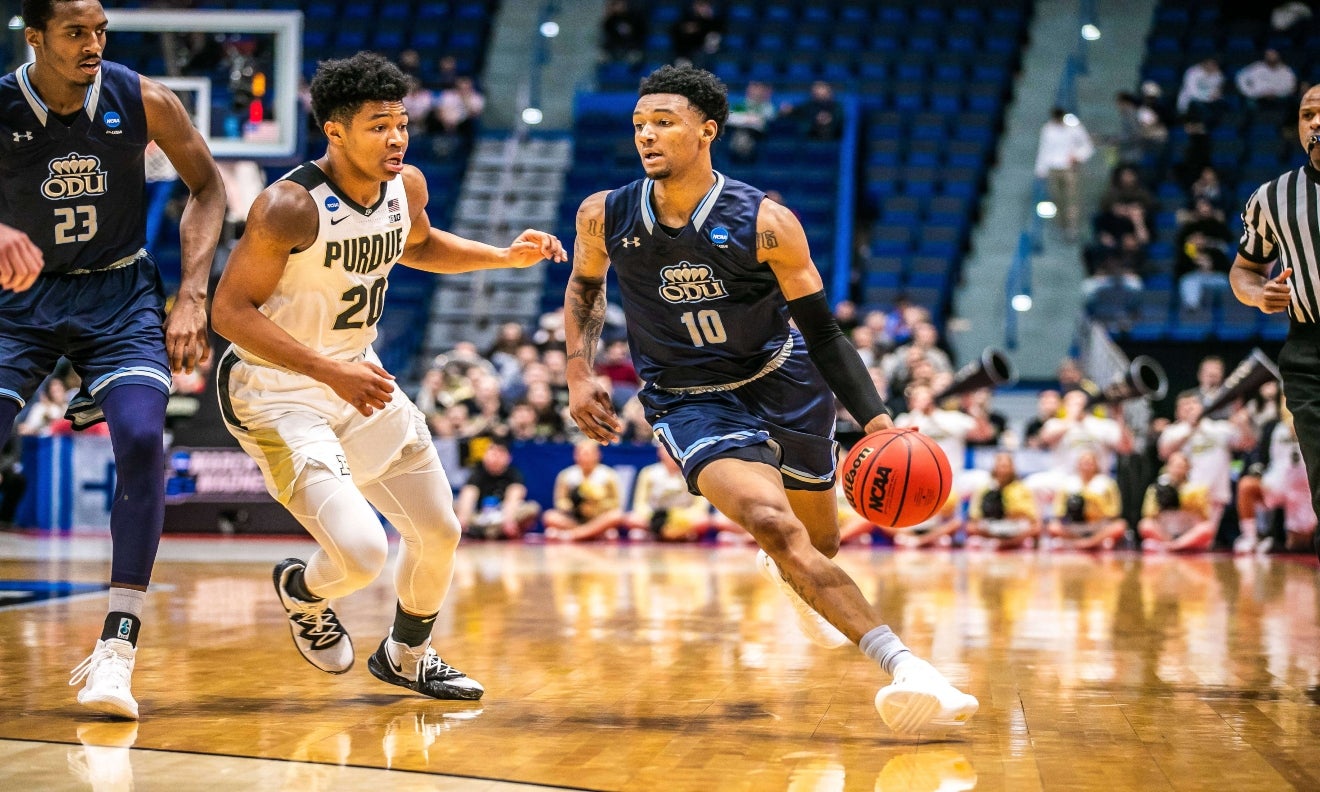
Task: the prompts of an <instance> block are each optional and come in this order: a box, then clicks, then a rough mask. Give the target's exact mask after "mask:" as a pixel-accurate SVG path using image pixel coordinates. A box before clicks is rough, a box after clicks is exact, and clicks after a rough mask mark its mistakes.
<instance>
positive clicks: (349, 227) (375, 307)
mask: <svg viewBox="0 0 1320 792" xmlns="http://www.w3.org/2000/svg"><path fill="white" fill-rule="evenodd" d="M283 178H284V180H287V181H291V182H293V183H294V184H297V185H299V186H301V187H303V188H304V189H306V190H307V192H308V194H309V195H311V196H312V200H313V201H315V202H316V211H317V219H318V224H319V227H318V230H317V233H316V241H315V242H313V243H312V244H311V245H310V246H309V247H308V248H307V249H306V250H301V251H298V252H296V253H291V254H289V260H288V263H287V264H285V266H284V273H283V274H282V275H281V276H280V280H279V283H277V284H276V285H275V291H273V292H271V295H270V298H269V299H267V300H266V302H265V304H264V305H262V306H261V312H262V313H264V314H266V316H268V317H270V319H271V321H273V322H274V323H275V324H277V325H279V326H280V327H281V328H283V329H284V330H285V331H286V332H287V333H288V334H289V335H291V336H293V337H294V338H295V339H297V341H298V342H299V343H301V344H303V345H304V346H307V347H310V348H312V349H314V350H316V351H317V352H320V353H321V354H323V355H326V356H327V357H331V358H335V359H337V360H344V361H353V360H358V359H360V358H361V357H362V356H363V355H364V354H366V351H367V348H368V347H370V346H371V342H372V341H375V340H376V322H378V321H379V320H380V315H381V312H382V311H383V310H384V307H385V290H386V289H387V288H388V287H389V282H388V280H387V277H386V276H388V275H389V272H390V269H391V268H393V266H394V264H395V262H397V261H398V260H399V258H400V256H402V255H403V246H404V242H405V240H407V238H408V231H409V229H410V228H411V227H412V223H411V221H410V218H409V214H408V196H407V194H406V193H405V190H404V187H403V176H402V175H396V176H395V177H394V178H393V179H391V180H390V181H388V182H385V183H384V184H383V186H382V189H381V193H380V197H379V198H378V199H377V201H376V203H375V204H374V205H373V206H362V205H360V204H358V203H356V202H355V201H353V200H352V199H351V198H349V197H347V196H346V195H344V194H343V193H341V192H340V191H339V189H338V188H337V187H336V186H335V184H334V183H333V182H331V181H330V180H329V178H327V177H326V175H325V172H324V171H322V170H321V169H320V168H319V167H317V166H316V164H315V163H311V162H306V163H303V164H302V165H299V166H298V167H297V168H295V169H293V170H292V171H290V172H289V173H287V174H285V176H284V177H283ZM235 349H237V351H238V354H239V356H240V357H242V358H243V359H244V360H247V361H249V362H252V363H258V364H265V365H270V364H269V363H266V361H263V360H262V359H261V358H259V357H257V356H256V355H254V354H252V353H250V352H247V351H246V350H243V349H241V348H239V347H237V346H236V347H235Z"/></svg>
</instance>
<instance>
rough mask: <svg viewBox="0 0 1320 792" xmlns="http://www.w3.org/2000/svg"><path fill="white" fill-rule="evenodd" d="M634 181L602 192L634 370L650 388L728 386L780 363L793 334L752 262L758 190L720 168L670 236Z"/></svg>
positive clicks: (775, 287) (641, 184)
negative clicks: (685, 220) (689, 215)
mask: <svg viewBox="0 0 1320 792" xmlns="http://www.w3.org/2000/svg"><path fill="white" fill-rule="evenodd" d="M654 187H655V183H654V182H653V181H652V180H651V179H641V180H638V181H635V182H633V183H632V184H629V185H627V186H625V187H621V188H619V189H617V190H614V191H613V192H611V193H610V194H609V195H608V196H606V198H605V246H606V250H607V252H608V254H609V258H610V262H611V263H612V264H613V265H614V269H615V272H616V273H617V275H618V279H619V291H620V294H621V295H622V298H623V310H624V313H625V315H627V316H628V341H629V345H630V346H631V348H632V355H633V361H634V363H635V364H636V367H637V373H638V375H639V376H640V377H641V378H642V380H643V381H645V382H647V383H649V384H651V385H654V386H656V387H660V388H665V389H669V390H674V389H679V390H682V389H689V388H694V389H708V388H711V387H712V386H730V385H736V384H738V383H741V382H744V381H746V380H748V379H751V378H753V377H756V376H757V375H758V374H759V373H762V372H765V371H769V370H773V369H774V368H777V367H778V366H779V365H782V363H783V362H784V360H786V359H787V358H788V356H789V354H790V353H791V352H792V350H793V347H795V346H797V347H799V348H801V346H802V338H801V336H799V335H797V333H796V332H793V333H792V334H790V331H789V325H788V306H787V304H786V303H785V302H784V297H783V294H782V292H780V290H779V282H778V281H777V280H776V279H775V275H774V273H773V272H771V270H770V267H769V266H767V265H766V264H763V263H761V262H759V261H757V256H756V215H757V212H758V211H759V210H760V207H761V200H762V199H763V198H764V197H765V193H763V192H761V191H760V190H757V189H756V188H754V187H751V186H750V185H747V184H744V183H742V182H740V181H735V180H733V179H726V178H725V177H724V176H723V175H722V174H719V173H716V174H715V184H714V186H712V187H711V189H710V192H708V193H706V196H705V198H703V199H702V200H701V203H699V204H698V205H697V209H696V211H695V212H693V214H692V219H691V221H690V222H689V223H688V224H687V225H685V226H684V227H683V228H682V229H681V230H680V231H679V233H678V235H677V236H671V235H670V233H669V232H668V231H667V230H666V229H665V228H662V227H661V226H660V225H659V223H658V222H657V221H656V216H655V210H654V208H653V207H652V203H651V200H652V191H653V190H654Z"/></svg>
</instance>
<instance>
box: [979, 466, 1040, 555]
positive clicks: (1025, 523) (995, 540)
mask: <svg viewBox="0 0 1320 792" xmlns="http://www.w3.org/2000/svg"><path fill="white" fill-rule="evenodd" d="M967 535H968V536H969V537H971V536H975V537H980V538H981V539H982V540H984V541H985V542H986V543H987V544H988V545H989V546H990V547H993V548H995V549H998V550H1009V549H1013V548H1018V547H1023V546H1026V547H1030V546H1031V545H1032V543H1033V542H1034V541H1035V539H1036V537H1037V536H1039V535H1040V512H1039V511H1038V510H1037V508H1036V497H1035V495H1033V494H1032V492H1031V490H1030V489H1028V488H1027V485H1026V484H1024V483H1023V482H1022V480H1021V479H1019V478H1018V475H1017V466H1016V465H1015V464H1014V461H1013V455H1012V454H1010V453H1008V452H1006V451H1001V452H1000V453H998V454H995V461H994V465H993V466H992V467H991V468H990V481H989V483H987V484H986V485H985V486H984V487H982V488H981V489H979V490H978V491H977V492H976V493H975V494H974V495H972V499H971V503H970V504H969V505H968V507H967Z"/></svg>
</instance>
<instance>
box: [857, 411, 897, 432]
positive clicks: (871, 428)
mask: <svg viewBox="0 0 1320 792" xmlns="http://www.w3.org/2000/svg"><path fill="white" fill-rule="evenodd" d="M893 428H894V419H893V418H890V417H889V414H888V413H880V414H879V415H877V416H876V417H874V418H872V419H871V420H869V421H867V422H866V427H865V430H864V431H865V432H866V433H867V434H871V433H873V432H878V431H880V430H881V429H893Z"/></svg>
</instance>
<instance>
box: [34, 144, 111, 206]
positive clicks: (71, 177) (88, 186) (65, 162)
mask: <svg viewBox="0 0 1320 792" xmlns="http://www.w3.org/2000/svg"><path fill="white" fill-rule="evenodd" d="M48 167H49V168H50V176H48V177H46V181H45V182H43V183H42V185H41V194H42V195H44V196H46V197H47V198H49V199H50V200H52V201H59V200H63V199H65V198H78V197H81V196H84V195H104V194H105V179H106V174H105V171H103V170H101V160H99V159H97V158H96V157H94V156H91V155H86V156H84V155H82V154H78V153H77V152H74V153H73V154H70V155H68V156H67V157H60V158H59V159H53V160H51V161H50V164H49V165H48Z"/></svg>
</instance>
